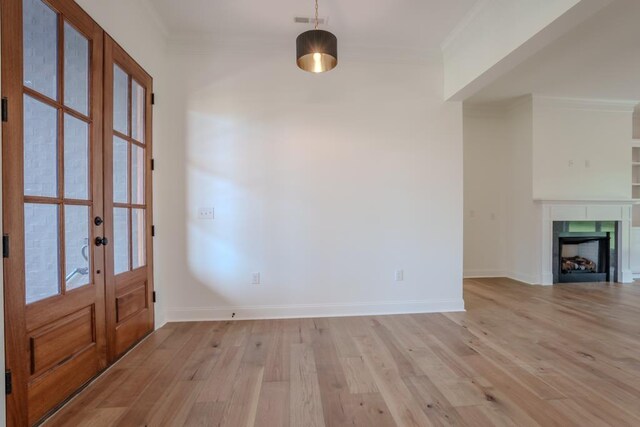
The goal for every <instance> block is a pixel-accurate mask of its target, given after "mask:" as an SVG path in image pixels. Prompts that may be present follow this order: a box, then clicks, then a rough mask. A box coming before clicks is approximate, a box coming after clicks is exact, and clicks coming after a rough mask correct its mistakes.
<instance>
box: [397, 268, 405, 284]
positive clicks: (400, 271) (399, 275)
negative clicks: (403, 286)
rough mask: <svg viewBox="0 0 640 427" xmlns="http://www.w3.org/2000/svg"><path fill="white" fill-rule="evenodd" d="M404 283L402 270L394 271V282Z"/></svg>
mask: <svg viewBox="0 0 640 427" xmlns="http://www.w3.org/2000/svg"><path fill="white" fill-rule="evenodd" d="M403 281H404V270H396V282H403Z"/></svg>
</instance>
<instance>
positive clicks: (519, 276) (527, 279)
mask: <svg viewBox="0 0 640 427" xmlns="http://www.w3.org/2000/svg"><path fill="white" fill-rule="evenodd" d="M506 277H508V278H509V279H513V280H517V281H518V282H522V283H526V284H527V285H541V283H540V280H539V279H538V278H537V277H535V276H533V275H530V274H524V273H518V272H516V271H509V272H507V274H506Z"/></svg>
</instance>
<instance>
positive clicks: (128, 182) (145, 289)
mask: <svg viewBox="0 0 640 427" xmlns="http://www.w3.org/2000/svg"><path fill="white" fill-rule="evenodd" d="M104 58H105V69H104V70H105V71H104V84H105V86H104V93H105V103H104V110H105V111H104V113H105V116H104V117H105V119H104V144H105V150H104V154H105V174H104V177H105V182H104V189H105V191H104V194H105V220H106V234H107V235H108V236H112V238H113V245H110V246H109V247H108V248H107V252H106V265H107V277H106V279H107V298H106V302H107V339H108V342H109V345H108V349H109V360H110V361H113V360H115V359H116V358H118V357H119V356H120V355H122V353H124V352H125V351H126V350H128V349H129V348H130V347H131V346H132V345H134V344H135V343H136V342H138V341H139V340H140V339H141V338H142V337H144V336H145V335H146V334H148V333H149V332H151V331H153V322H154V310H153V277H152V275H153V268H152V260H153V256H152V255H153V254H152V244H151V239H152V231H151V230H152V228H151V224H152V220H151V213H152V212H151V209H150V206H151V197H152V193H151V96H152V79H151V77H150V76H149V75H148V74H147V73H146V72H145V71H144V70H143V69H142V67H140V66H139V65H138V64H137V63H136V62H135V61H134V60H133V59H132V58H131V57H130V56H129V55H127V53H126V52H125V51H124V50H123V49H122V48H121V47H120V46H118V44H116V43H115V42H114V41H113V39H111V37H109V36H108V35H107V36H105V50H104Z"/></svg>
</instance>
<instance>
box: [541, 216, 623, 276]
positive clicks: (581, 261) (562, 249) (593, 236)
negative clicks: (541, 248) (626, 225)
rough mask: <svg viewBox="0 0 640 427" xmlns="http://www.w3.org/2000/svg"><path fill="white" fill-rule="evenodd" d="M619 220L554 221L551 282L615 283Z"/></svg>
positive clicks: (617, 274) (617, 271) (617, 269)
mask: <svg viewBox="0 0 640 427" xmlns="http://www.w3.org/2000/svg"><path fill="white" fill-rule="evenodd" d="M620 226H621V225H620V222H619V221H554V222H553V240H552V242H553V258H552V260H553V262H552V264H553V265H552V271H553V283H571V282H574V283H576V282H577V283H584V282H617V281H618V279H619V274H620V270H619V268H618V263H619V260H618V253H619V251H620V239H619V236H620Z"/></svg>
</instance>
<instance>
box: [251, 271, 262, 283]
mask: <svg viewBox="0 0 640 427" xmlns="http://www.w3.org/2000/svg"><path fill="white" fill-rule="evenodd" d="M251 284H252V285H259V284H260V273H253V274H252V275H251Z"/></svg>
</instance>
